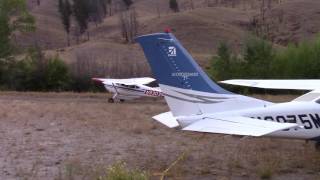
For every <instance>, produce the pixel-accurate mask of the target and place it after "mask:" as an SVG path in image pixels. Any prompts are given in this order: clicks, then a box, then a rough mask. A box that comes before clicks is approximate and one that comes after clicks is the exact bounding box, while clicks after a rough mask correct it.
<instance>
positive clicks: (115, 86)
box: [92, 77, 163, 103]
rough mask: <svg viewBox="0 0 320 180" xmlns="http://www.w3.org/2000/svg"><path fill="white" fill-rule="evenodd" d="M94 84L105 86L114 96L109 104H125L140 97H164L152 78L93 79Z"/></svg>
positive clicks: (109, 100)
mask: <svg viewBox="0 0 320 180" xmlns="http://www.w3.org/2000/svg"><path fill="white" fill-rule="evenodd" d="M92 80H93V81H94V82H97V83H100V84H103V85H104V87H105V89H106V90H107V91H109V92H111V93H113V94H114V95H113V96H112V98H109V99H108V102H109V103H114V102H115V101H116V100H119V101H120V102H124V101H125V100H133V99H137V98H140V97H162V96H163V95H162V92H161V90H160V88H159V86H158V83H157V82H156V80H155V79H153V78H150V77H143V78H131V79H103V78H92Z"/></svg>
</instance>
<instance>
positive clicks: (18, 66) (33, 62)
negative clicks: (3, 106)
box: [1, 50, 71, 91]
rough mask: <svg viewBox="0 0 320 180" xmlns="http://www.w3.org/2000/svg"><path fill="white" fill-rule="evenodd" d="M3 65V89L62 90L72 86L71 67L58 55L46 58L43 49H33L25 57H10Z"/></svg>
mask: <svg viewBox="0 0 320 180" xmlns="http://www.w3.org/2000/svg"><path fill="white" fill-rule="evenodd" d="M2 65H3V66H1V67H2V70H1V72H2V73H3V74H2V75H3V76H2V81H1V85H2V89H10V90H18V91H62V90H68V89H69V88H70V83H71V78H70V75H69V69H68V67H67V65H66V64H65V63H64V62H63V61H62V60H61V59H60V58H59V57H58V56H56V57H54V58H45V57H44V55H43V54H42V52H41V51H37V50H31V51H30V52H29V53H28V56H27V57H26V58H25V59H23V60H20V61H16V60H14V59H8V60H6V62H5V63H3V64H2Z"/></svg>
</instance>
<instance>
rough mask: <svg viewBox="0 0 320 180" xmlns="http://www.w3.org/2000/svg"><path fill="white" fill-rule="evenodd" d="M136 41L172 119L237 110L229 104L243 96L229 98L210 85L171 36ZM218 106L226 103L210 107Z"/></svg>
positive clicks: (218, 87)
mask: <svg viewBox="0 0 320 180" xmlns="http://www.w3.org/2000/svg"><path fill="white" fill-rule="evenodd" d="M136 40H137V41H138V42H139V43H140V45H141V46H142V48H143V51H144V53H145V56H146V58H147V60H148V62H149V64H150V66H151V69H152V72H153V74H154V76H155V77H156V79H157V81H158V83H159V85H160V88H161V90H162V91H163V94H164V96H165V98H166V101H167V103H168V105H169V107H170V109H171V112H172V114H173V116H184V115H197V114H202V113H208V112H220V111H224V110H227V109H228V110H230V109H232V108H240V107H241V105H240V104H239V103H237V104H235V101H232V100H234V98H236V97H237V98H242V97H244V96H241V97H240V96H239V95H236V94H233V93H231V92H229V91H227V90H225V89H223V88H222V87H220V86H219V85H218V84H216V83H215V82H213V81H212V80H211V79H210V78H209V77H208V76H207V75H206V73H205V72H204V71H203V70H202V69H201V68H200V66H199V65H198V64H197V63H196V62H195V60H194V59H193V58H192V57H191V55H190V54H189V53H188V52H187V50H186V49H185V48H184V47H183V46H182V45H181V44H180V42H179V41H178V40H177V39H176V38H175V36H174V35H173V34H171V33H156V34H150V35H144V36H140V37H138V38H137V39H136ZM242 100H244V101H245V100H248V99H247V98H242ZM250 100H252V98H250ZM221 102H229V103H227V104H225V105H223V106H221V104H219V105H216V106H214V107H213V106H212V104H218V103H221ZM259 102H260V100H259ZM245 103H246V102H245ZM245 103H244V104H245ZM235 105H237V106H235ZM209 108H210V109H209Z"/></svg>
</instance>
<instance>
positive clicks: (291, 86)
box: [220, 79, 320, 90]
mask: <svg viewBox="0 0 320 180" xmlns="http://www.w3.org/2000/svg"><path fill="white" fill-rule="evenodd" d="M220 82H221V83H224V84H231V85H238V86H247V87H255V88H263V89H288V90H316V89H320V80H316V79H305V80H302V79H300V80H247V79H233V80H226V81H220Z"/></svg>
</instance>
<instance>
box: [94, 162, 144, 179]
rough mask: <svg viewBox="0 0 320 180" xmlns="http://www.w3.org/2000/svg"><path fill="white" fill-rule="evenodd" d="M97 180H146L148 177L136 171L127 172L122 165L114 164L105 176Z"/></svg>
mask: <svg viewBox="0 0 320 180" xmlns="http://www.w3.org/2000/svg"><path fill="white" fill-rule="evenodd" d="M98 179H99V180H147V179H149V178H148V175H147V174H146V173H145V172H142V171H138V170H128V169H127V168H126V165H125V164H124V163H116V164H114V165H113V166H111V167H110V168H108V170H107V175H106V176H101V177H99V178H98Z"/></svg>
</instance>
